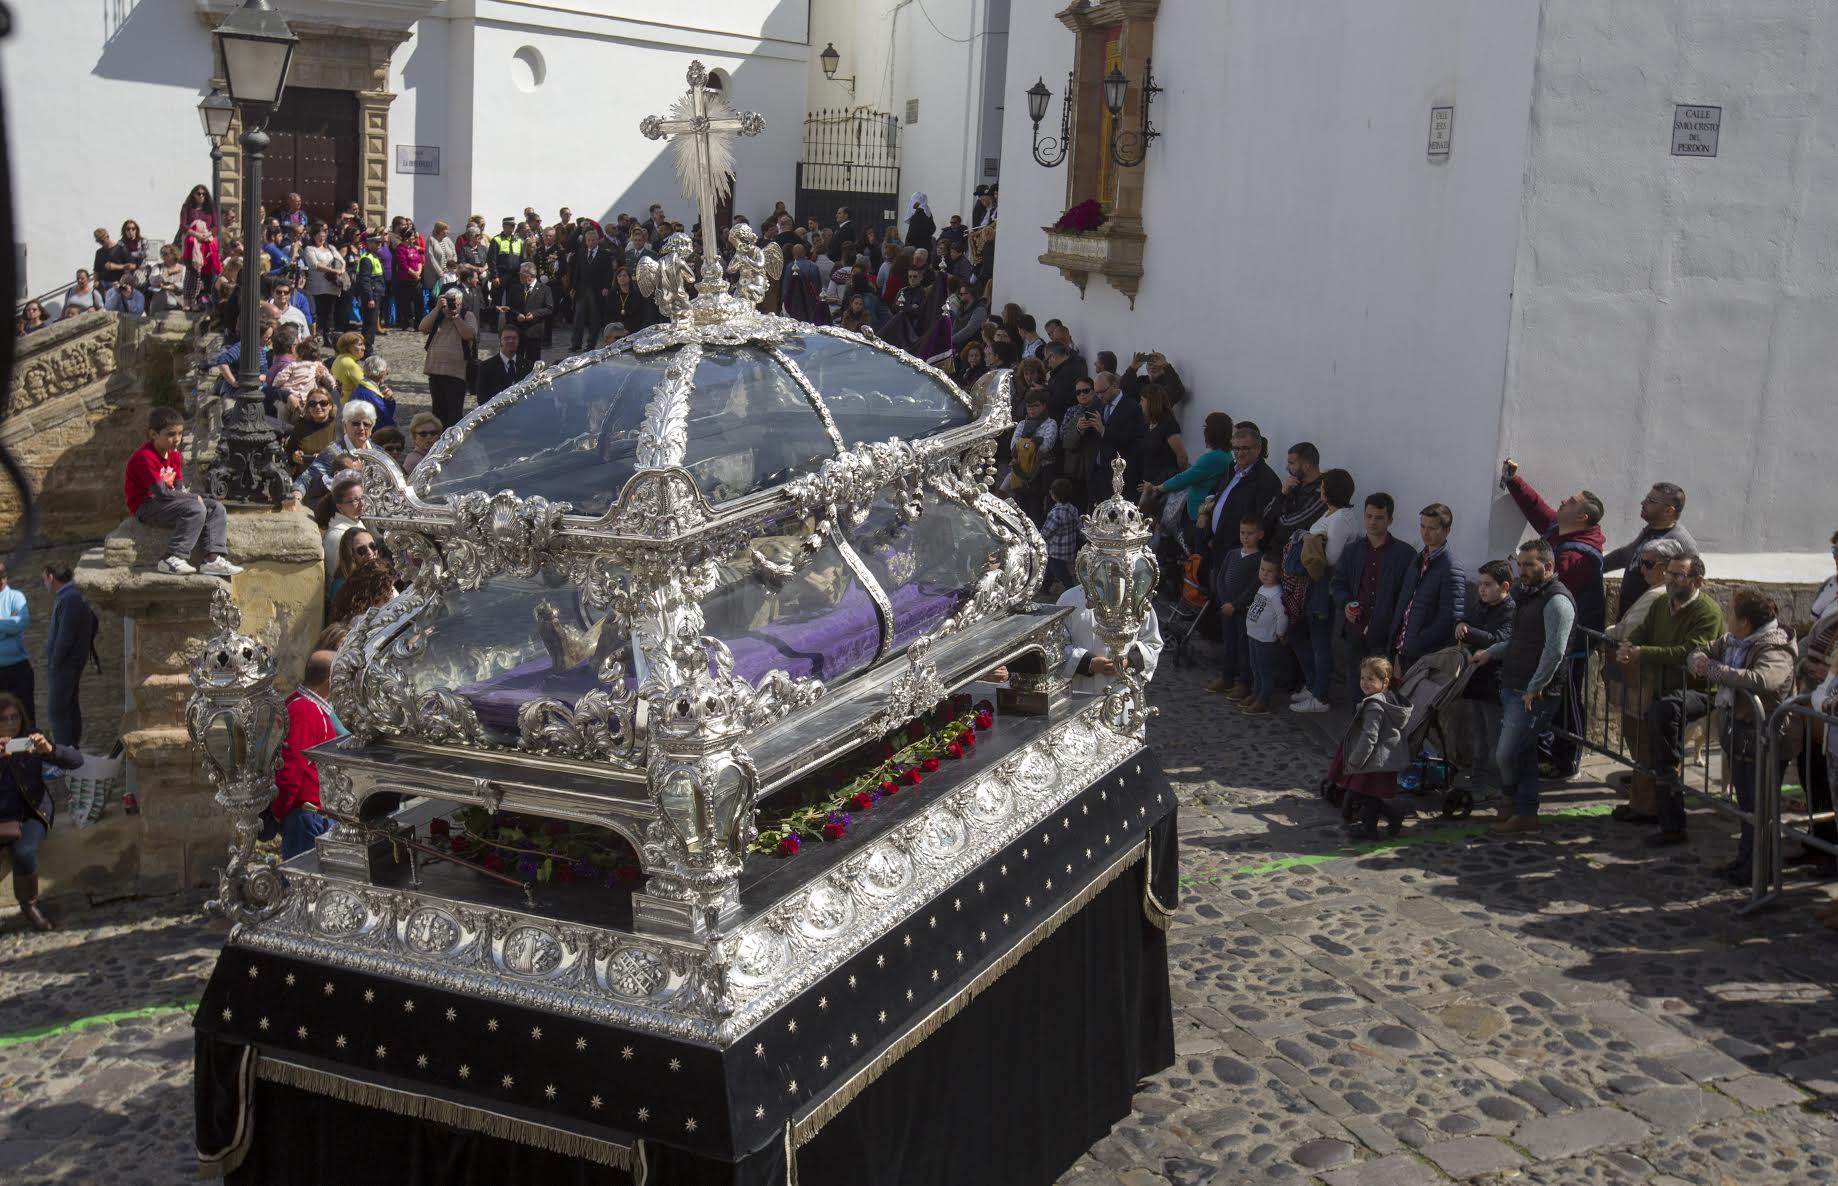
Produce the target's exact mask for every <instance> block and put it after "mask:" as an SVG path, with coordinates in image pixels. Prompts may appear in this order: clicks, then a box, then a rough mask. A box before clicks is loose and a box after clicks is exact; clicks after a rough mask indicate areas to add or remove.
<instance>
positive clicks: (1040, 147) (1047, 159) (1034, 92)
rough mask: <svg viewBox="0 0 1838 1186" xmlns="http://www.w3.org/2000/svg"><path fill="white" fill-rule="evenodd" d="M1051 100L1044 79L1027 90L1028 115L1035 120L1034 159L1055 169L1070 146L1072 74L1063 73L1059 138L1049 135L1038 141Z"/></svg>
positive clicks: (1064, 161) (1063, 162) (1070, 72)
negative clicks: (1063, 92)
mask: <svg viewBox="0 0 1838 1186" xmlns="http://www.w3.org/2000/svg"><path fill="white" fill-rule="evenodd" d="M1052 101H1053V92H1052V91H1049V90H1048V89H1047V80H1046V79H1044V78H1036V79H1035V80H1034V85H1033V86H1031V87H1029V88H1028V89H1027V115H1028V118H1029V119H1031V120H1033V121H1034V160H1035V161H1037V162H1038V163H1040V164H1042V165H1045V166H1046V167H1047V168H1049V169H1052V168H1057V167H1058V166H1060V165H1063V164H1065V163H1066V150H1067V149H1068V148H1069V147H1070V146H1071V144H1072V71H1070V70H1068V71H1066V97H1065V98H1064V99H1063V100H1062V101H1061V102H1060V109H1059V139H1057V140H1055V139H1054V138H1053V137H1051V136H1048V137H1047V138H1046V139H1044V140H1043V139H1041V138H1040V121H1041V120H1043V119H1045V118H1046V117H1047V104H1049V103H1051V102H1052Z"/></svg>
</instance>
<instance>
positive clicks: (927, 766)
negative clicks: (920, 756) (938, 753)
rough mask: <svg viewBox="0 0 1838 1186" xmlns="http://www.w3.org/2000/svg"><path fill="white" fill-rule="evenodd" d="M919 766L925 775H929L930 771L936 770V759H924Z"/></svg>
mask: <svg viewBox="0 0 1838 1186" xmlns="http://www.w3.org/2000/svg"><path fill="white" fill-rule="evenodd" d="M919 765H920V767H921V768H922V769H924V771H925V772H926V773H927V774H930V773H931V772H932V771H934V770H936V769H938V759H937V758H926V759H925V760H924V761H922V762H920V763H919Z"/></svg>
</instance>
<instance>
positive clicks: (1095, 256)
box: [1040, 223, 1148, 309]
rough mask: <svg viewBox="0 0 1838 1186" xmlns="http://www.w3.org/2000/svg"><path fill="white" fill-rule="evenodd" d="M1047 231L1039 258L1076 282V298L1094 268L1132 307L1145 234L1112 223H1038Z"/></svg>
mask: <svg viewBox="0 0 1838 1186" xmlns="http://www.w3.org/2000/svg"><path fill="white" fill-rule="evenodd" d="M1040 229H1041V230H1043V231H1045V232H1046V233H1047V250H1046V251H1045V253H1043V254H1042V255H1041V257H1040V262H1041V263H1043V264H1048V265H1050V266H1052V267H1055V268H1058V269H1059V273H1060V275H1062V276H1064V277H1065V278H1066V279H1068V280H1070V281H1072V283H1074V284H1076V285H1078V288H1079V299H1080V300H1083V299H1084V297H1085V285H1086V284H1087V283H1088V282H1089V281H1090V279H1091V274H1092V273H1093V272H1096V273H1097V274H1099V275H1100V276H1103V277H1104V278H1105V279H1107V280H1109V281H1110V286H1111V287H1112V288H1114V289H1116V290H1117V291H1118V292H1120V293H1122V294H1123V295H1124V296H1126V297H1128V298H1129V300H1130V308H1132V309H1134V308H1135V307H1136V289H1137V286H1138V285H1139V284H1140V282H1141V281H1142V250H1143V245H1144V244H1145V243H1147V242H1148V236H1147V235H1145V234H1144V233H1143V232H1142V231H1140V230H1133V229H1130V228H1128V227H1125V226H1121V225H1118V224H1116V223H1110V224H1106V225H1105V226H1101V227H1098V228H1097V229H1096V230H1090V231H1064V230H1058V229H1056V228H1054V227H1041V228H1040Z"/></svg>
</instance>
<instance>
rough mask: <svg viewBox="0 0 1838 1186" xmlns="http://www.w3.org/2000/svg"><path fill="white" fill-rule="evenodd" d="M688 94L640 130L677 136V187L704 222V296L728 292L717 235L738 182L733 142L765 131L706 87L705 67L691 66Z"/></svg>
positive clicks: (760, 120)
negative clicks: (719, 207)
mask: <svg viewBox="0 0 1838 1186" xmlns="http://www.w3.org/2000/svg"><path fill="white" fill-rule="evenodd" d="M688 79H689V93H688V94H685V95H684V96H683V97H682V98H680V99H678V100H677V101H676V105H675V106H673V107H672V108H671V109H670V114H669V115H668V116H663V117H660V116H655V115H647V116H645V118H644V119H642V120H640V121H639V124H638V130H639V131H640V132H643V133H644V134H645V138H646V139H649V140H661V139H663V138H664V137H665V136H674V137H676V141H675V143H674V145H673V146H672V147H673V149H674V152H675V162H676V176H677V183H678V184H679V185H681V186H682V187H683V192H684V193H686V194H688V195H689V197H690V198H691V199H692V200H694V202H695V203H696V212H697V214H698V215H699V216H700V217H701V220H702V275H701V278H700V279H699V280H698V281H697V283H696V287H697V289H698V290H699V291H700V292H702V293H703V294H709V293H715V292H722V291H725V289H724V284H723V276H722V269H721V252H720V249H719V243H720V240H719V238H718V237H717V236H716V234H715V205H716V203H718V202H720V201H721V200H722V199H723V198H725V197H727V195H728V188H729V186H731V185H732V184H733V181H734V137H735V136H736V135H741V136H757V135H759V134H760V132H761V130H762V129H764V128H765V126H766V120H765V117H764V116H762V115H760V114H759V113H758V112H756V111H735V110H734V108H733V105H732V104H730V103H729V102H728V101H727V97H726V96H725V95H723V94H722V93H721V92H720V91H711V90H709V89H708V87H707V85H706V84H707V82H708V71H707V70H706V69H705V68H704V67H703V65H702V63H701V62H691V63H689V74H688Z"/></svg>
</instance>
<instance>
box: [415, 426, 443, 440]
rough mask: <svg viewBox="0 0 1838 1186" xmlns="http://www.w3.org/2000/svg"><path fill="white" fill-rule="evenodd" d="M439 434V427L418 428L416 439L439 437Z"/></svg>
mask: <svg viewBox="0 0 1838 1186" xmlns="http://www.w3.org/2000/svg"><path fill="white" fill-rule="evenodd" d="M439 435H440V429H438V428H417V429H416V430H415V439H416V440H420V439H421V438H422V437H437V436H439Z"/></svg>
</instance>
